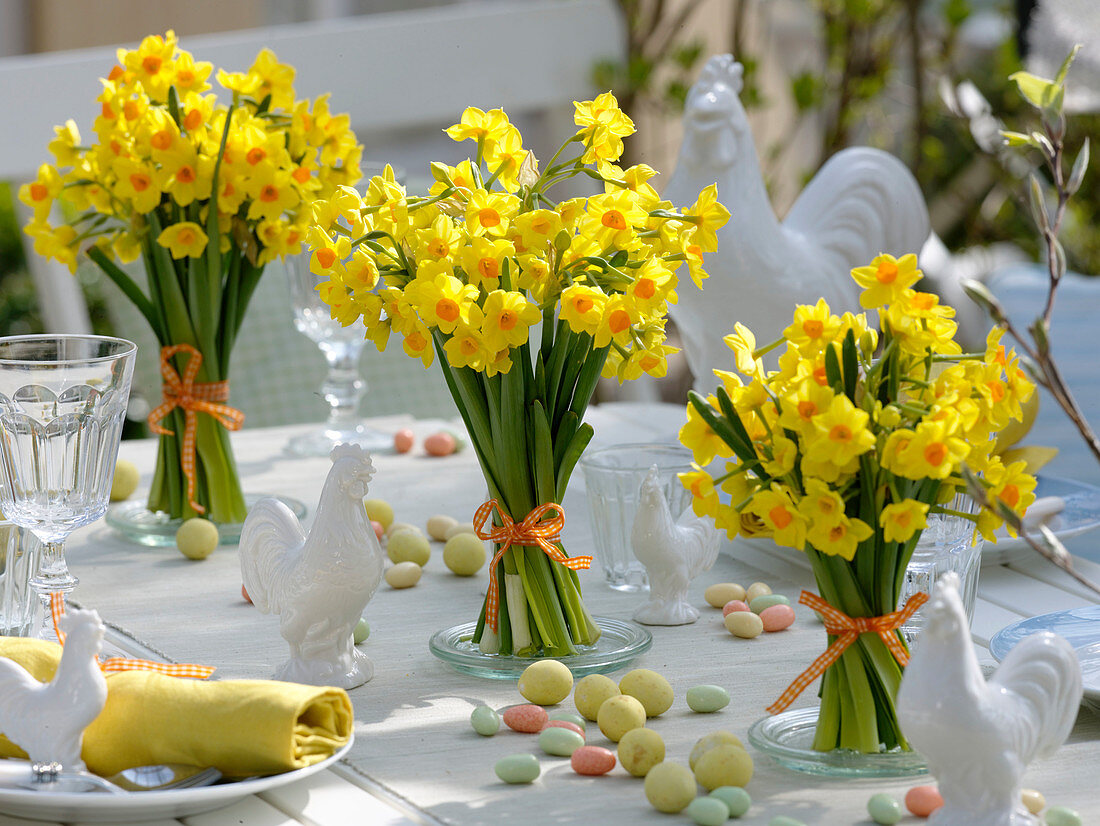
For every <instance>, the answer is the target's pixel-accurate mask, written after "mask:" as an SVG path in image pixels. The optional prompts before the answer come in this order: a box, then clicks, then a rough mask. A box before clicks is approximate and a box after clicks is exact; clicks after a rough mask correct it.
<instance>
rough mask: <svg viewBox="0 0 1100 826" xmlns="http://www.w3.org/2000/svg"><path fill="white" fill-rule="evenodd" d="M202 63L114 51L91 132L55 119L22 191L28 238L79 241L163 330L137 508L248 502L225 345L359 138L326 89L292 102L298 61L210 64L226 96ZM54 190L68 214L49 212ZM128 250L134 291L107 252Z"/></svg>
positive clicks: (352, 172) (147, 49)
mask: <svg viewBox="0 0 1100 826" xmlns="http://www.w3.org/2000/svg"><path fill="white" fill-rule="evenodd" d="M212 71H213V66H212V65H211V64H210V63H204V62H201V61H199V62H197V61H195V59H194V58H193V57H192V55H191V54H190V53H188V52H186V51H184V50H182V49H180V48H179V47H178V45H177V42H176V36H175V34H174V33H173V32H171V31H169V32H168V33H167V34H166V35H165V36H164V37H160V36H150V37H147V38H145V39H144V40H143V41H142V42H141V45H140V46H139V48H137V49H135V50H127V49H120V50H119V52H118V65H116V66H115V67H114V68H113V69H111V71H110V73H109V74H108V76H107V78H106V79H104V80H103V81H102V84H103V91H102V93H101V94H100V95H99V98H98V100H99V102H100V105H101V106H100V114H99V117H97V118H96V120H95V123H94V124H93V132H94V136H93V139H92V140H91V141H90V142H89V143H85V142H83V141H82V140H81V137H80V133H79V131H78V128H77V125H76V124H75V123H74V122H73V121H68V122H67V123H66V124H65V126H62V127H57V129H56V132H57V137H56V138H55V139H54V141H53V142H52V143H50V145H49V148H50V151H51V152H52V153H53V155H54V158H55V163H54V164H44V165H43V166H42V167H41V168H40V169H39V171H38V176H37V179H36V180H35V181H33V182H32V183H30V184H28V185H27V186H24V187H23V188H22V189H21V190H20V193H19V197H20V198H21V199H22V200H23V201H24V202H25V203H27V204H28V205H29V206H30V207H31V208H32V209H33V210H34V217H33V219H32V221H31V223H30V224H29V225H28V226H27V227H26V232H27V233H28V234H29V235H31V236H32V237H33V238H34V245H35V249H36V250H37V251H38V252H39V253H40V254H42V255H45V256H47V257H49V258H55V259H57V260H59V261H62V262H64V263H66V264H68V266H69V268H70V269H72V270H74V271H75V269H76V265H77V259H78V255H79V254H80V253H81V252H82V251H83V250H87V254H88V255H89V257H90V258H91V259H92V260H93V261H94V262H95V263H96V264H97V265H98V266H99V267H100V269H102V270H103V272H104V273H105V274H106V275H107V277H109V278H110V279H111V280H112V281H113V282H114V283H115V284H117V285H118V286H119V287H120V288H121V289H122V291H123V292H124V293H125V294H126V296H127V297H128V298H129V299H130V300H131V301H133V303H134V305H135V306H136V307H137V308H138V310H139V311H140V312H141V313H142V315H143V316H145V319H146V320H147V321H148V322H149V326H150V327H152V329H153V332H154V333H155V334H156V337H157V340H158V341H159V342H160V344H161V347H162V350H161V373H162V375H163V376H164V377H165V390H164V404H162V405H161V406H160V407H159V408H158V409H157V410H156V411H154V414H153V416H151V417H150V424H151V425H152V426H153V428H154V430H156V431H157V432H160V433H161V434H162V437H161V440H160V450H159V454H158V460H157V467H156V474H155V477H154V481H153V487H152V492H151V494H150V497H149V509H150V510H152V511H163V512H166V513H168V514H169V515H170V516H172V517H174V518H179V517H190V516H194V515H195V514H196V512H202V511H205V512H206V514H207V516H209V517H210V518H212V519H214V520H215V521H218V522H241V521H243V520H244V517H245V505H244V500H243V497H242V495H241V489H240V483H239V481H238V479H237V472H236V467H235V464H234V461H233V455H232V453H231V452H230V446H229V439H228V435H227V433H226V427H231V428H233V429H236V428H237V427H239V426H240V421H241V420H242V419H243V416H242V415H241V414H240V413H239V411H236V410H234V409H233V408H231V407H229V406H228V405H227V404H226V402H227V401H228V396H229V387H228V381H227V380H228V373H229V363H230V359H229V357H230V352H231V351H232V349H233V342H234V340H235V338H236V336H237V333H238V331H239V330H240V326H241V322H242V321H243V319H244V314H245V310H246V308H247V307H248V302H249V299H250V298H251V297H252V293H253V291H254V290H255V289H256V285H257V283H258V282H259V280H260V276H261V275H262V273H263V270H264V266H265V265H266V264H267V263H269V262H270V261H272V260H274V259H276V258H282V257H283V256H286V255H293V254H296V253H299V252H300V251H301V248H302V242H303V240H304V238H305V234H306V227H307V224H308V223H309V221H310V220H311V218H312V211H311V209H310V205H311V204H312V203H313V201H314V200H316V199H317V198H327V197H329V196H330V195H331V194H332V193H333V192H334V191H336V188H337V187H339V186H343V185H349V184H354V183H355V182H356V181H357V180H358V179H359V177H360V172H359V158H360V155H361V153H362V147H361V146H359V145H358V144H357V142H356V139H355V135H354V133H353V132H352V131H351V129H350V128H349V122H348V121H349V119H348V116H347V115H335V114H332V113H331V112H330V111H329V106H328V99H327V97H326V96H321V97H319V98H317V99H316V100H315V101H312V102H311V101H308V100H296V99H295V95H294V87H293V81H294V69H293V67H291V66H287V65H284V64H281V63H279V62H278V60H277V59H276V57H275V55H274V54H273V53H272V52H271V51H269V50H267V49H264V50H262V51H261V52H260V54H259V55H258V56H257V57H256V61H255V62H254V63H253V64H252V66H251V67H250V68H249V70H248V71H247V72H240V73H232V74H230V73H227V72H225V71H218V73H217V80H218V82H219V83H220V84H221V86H222V87H223V88H225V89H226V90H228V91H230V92H231V93H232V102H231V103H230V104H229V105H225V104H219V103H218V100H217V97H216V96H215V95H213V94H208V91H209V90H210V88H211V86H210V84H209V83H208V82H207V81H208V78H209V77H210V75H211V73H212ZM55 201H60V202H61V204H62V206H63V208H64V209H65V211H66V214H67V215H69V216H70V217H69V218H68V220H67V222H66V223H64V224H61V225H60V226H54V225H52V224H51V223H50V215H51V211H52V210H53V207H54V204H55ZM138 258H140V259H141V260H142V262H143V264H144V268H145V272H146V275H147V278H148V289H147V290H143V289H142V288H141V287H140V286H139V285H138V283H137V282H135V281H134V280H133V279H132V278H131V277H130V275H129V274H128V273H127V272H126V271H124V270H123V269H122V268H121V267H120V266H119V265H118V263H116V260H117V261H120V262H123V263H127V262H131V261H134V260H136V259H138Z"/></svg>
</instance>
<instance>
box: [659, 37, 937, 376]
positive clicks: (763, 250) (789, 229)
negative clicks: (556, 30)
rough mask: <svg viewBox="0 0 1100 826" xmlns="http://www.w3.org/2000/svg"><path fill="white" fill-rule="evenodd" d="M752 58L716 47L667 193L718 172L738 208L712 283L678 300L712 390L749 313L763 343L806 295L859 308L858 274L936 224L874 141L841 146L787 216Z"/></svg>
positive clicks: (692, 353)
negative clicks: (730, 338) (750, 94)
mask: <svg viewBox="0 0 1100 826" xmlns="http://www.w3.org/2000/svg"><path fill="white" fill-rule="evenodd" d="M741 76H742V67H741V64H740V63H737V62H735V61H734V59H733V57H732V56H730V55H716V56H715V57H712V58H711V59H710V60H709V61H708V62H707V64H706V67H705V68H704V69H703V71H702V73H701V75H700V77H699V80H698V82H696V84H695V85H694V86H693V87H692V89H691V91H690V93H689V94H688V99H687V105H686V108H685V111H684V139H683V144H682V145H681V148H680V157H679V159H678V161H677V164H676V171H675V172H674V173H673V175H672V178H671V179H670V180H669V183H668V186H667V187H666V188H665V191H664V193H663V195H664V197H665V198H667V199H669V200H671V201H672V202H673V203H690V202H691V200H692V199H693V198H694V197H695V195H696V193H698V192H699V191H700V190H701V189H702V188H703V187H705V186H708V185H709V184H711V183H714V182H717V183H718V198H719V200H720V201H721V202H722V203H723V204H725V206H726V207H727V208H728V209H729V211H730V216H731V217H730V220H729V222H728V223H727V224H726V225H725V226H724V227H723V228H722V229H721V230H719V231H718V251H717V252H714V253H709V254H707V256H706V257H707V261H706V269H707V271H708V272H709V273H710V274H711V277H710V278H709V279H708V280H707V282H706V284H704V288H703V290H702V291H699V290H681V291H680V298H679V303H678V304H677V305H675V306H674V307H671V308H670V312H671V313H672V317H673V319H674V320H675V321H676V324H677V327H678V328H679V330H680V335H681V337H682V339H683V343H684V352H685V355H686V357H687V361H688V366H689V367H690V368H691V370H692V372H693V373H694V375H695V387H696V389H697V390H698V391H699V392H700V393H704V394H705V393H709V392H710V391H711V390H713V384H714V375H713V372H712V371H713V370H714V369H715V368H720V369H723V370H726V369H729V363H730V357H729V350H728V348H727V347H726V346H725V344H724V343H723V341H722V337H723V336H724V335H725V334H727V333H729V332H730V331H731V330H733V325H734V322H736V321H740V322H742V323H743V324H745V325H746V326H747V327H749V328H750V329H752V331H753V332H754V333H755V334H756V339H757V341H759V342H761V343H762V344H763V343H766V342H770V341H774V340H775V339H777V338H779V336H780V334H781V332H782V331H783V329H784V328H785V327H787V325H788V324H790V320H791V312H792V311H793V310H794V307H795V306H796V305H798V304H815V303H816V302H817V300H818V299H819V298H824V299H825V300H826V301H827V302H828V303H829V306H830V307H831V308H832V310H833V311H834V312H836V313H841V312H843V311H845V310H851V311H858V310H859V288H858V287H857V286H856V284H855V282H853V280H852V279H851V277H850V276H849V273H850V271H851V269H852V268H853V267H857V266H863V265H866V264H869V263H870V262H871V259H872V258H874V257H875V256H876V255H878V254H880V253H883V252H888V253H890V254H892V255H896V256H899V257H900V256H901V255H904V254H907V253H919V252H920V250H921V247H922V245H923V244H924V242H925V239H926V238H927V237H928V233H929V222H928V209H927V207H926V206H925V203H924V197H923V196H922V195H921V191H920V188H919V187H918V186H917V182H916V180H914V178H913V176H912V175H911V174H910V173H909V170H908V169H906V168H905V166H904V165H903V164H902V163H901V162H900V161H899V160H898V159H897V158H895V157H893V156H892V155H890V154H888V153H886V152H882V151H880V150H877V149H871V148H868V147H856V148H852V149H845V150H843V151H842V152H839V153H837V154H836V155H834V156H833V157H832V158H831V159H830V160H829V161H828V163H826V164H825V165H824V166H823V167H822V168H821V170H820V171H819V172H818V173H817V175H816V176H815V177H814V178H813V180H811V181H810V183H809V184H808V185H807V186H806V188H805V190H803V192H802V194H801V195H800V196H799V198H798V200H797V201H795V203H794V206H792V207H791V209H790V211H789V212H788V213H787V217H786V218H785V219H784V220H783V221H780V220H779V219H778V218H776V215H775V212H774V210H773V209H772V206H771V203H770V201H769V199H768V192H767V189H765V187H764V179H763V177H762V176H761V173H760V165H759V163H758V162H757V158H756V147H755V146H754V144H753V136H752V131H751V130H750V129H749V122H748V119H747V118H746V116H745V110H744V108H743V107H742V106H741V101H740V98H739V95H740V92H741Z"/></svg>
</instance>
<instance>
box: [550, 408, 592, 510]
mask: <svg viewBox="0 0 1100 826" xmlns="http://www.w3.org/2000/svg"><path fill="white" fill-rule="evenodd" d="M594 433H595V431H593V430H592V425H590V424H589V423H588V422H585V423H584V424H582V425H581V426H580V427H579V428H577V432H576V434H575V435H574V436H573V438H572V439H571V440H570V441H569V446H568V447H567V448H566V449H565V453H564V454H563V456H562V460H561V465H560V466H559V467H558V484H557V491H556V494H557V501H559V502H560V501H561V500H562V499H563V498H565V490H566V488H567V487H568V485H569V477H570V476H572V475H573V468H574V467H576V465H577V461H578V460H579V459H580V458H581V454H582V453H584V449H585V448H586V447H588V443H589V442H591V441H592V436H593V435H594Z"/></svg>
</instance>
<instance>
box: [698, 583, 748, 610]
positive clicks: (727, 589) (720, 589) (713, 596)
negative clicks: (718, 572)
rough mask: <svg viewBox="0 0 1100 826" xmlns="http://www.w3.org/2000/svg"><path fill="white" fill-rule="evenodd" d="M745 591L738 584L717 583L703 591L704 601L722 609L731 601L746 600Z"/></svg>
mask: <svg viewBox="0 0 1100 826" xmlns="http://www.w3.org/2000/svg"><path fill="white" fill-rule="evenodd" d="M744 598H745V589H744V588H742V587H741V586H740V585H738V584H737V583H736V582H716V583H714V584H713V585H708V586H707V589H706V590H705V591H703V599H705V600H706V601H707V604H708V605H710V606H712V607H714V608H721V607H722V606H723V605H725V604H726V603H727V602H729V601H730V600H731V599H744Z"/></svg>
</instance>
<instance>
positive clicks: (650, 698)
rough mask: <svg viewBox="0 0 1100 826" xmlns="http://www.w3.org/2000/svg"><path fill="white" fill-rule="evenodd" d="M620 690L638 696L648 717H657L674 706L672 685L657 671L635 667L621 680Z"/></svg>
mask: <svg viewBox="0 0 1100 826" xmlns="http://www.w3.org/2000/svg"><path fill="white" fill-rule="evenodd" d="M619 691H621V692H622V693H623V694H629V695H630V696H631V697H634V698H636V699H637V700H638V701H639V702H640V703H641V704H642V706H643V707H644V708H645V713H646V717H657V716H659V715H661V714H664V713H665V712H666V711H668V710H669V708H671V706H672V686H671V685H669V683H668V680H666V679H665V678H664V677H662V676H661V675H660V674H658V673H657V672H656V671H650V670H649V669H648V668H635V669H634V670H633V671H629V672H627V673H626V674H625V675H624V676H623V678H622V679H621V680H619Z"/></svg>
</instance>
